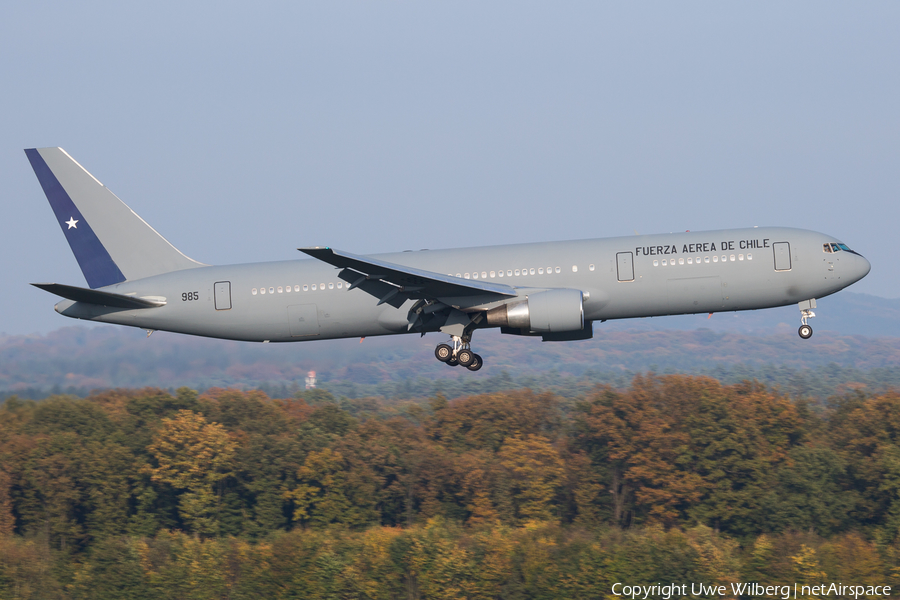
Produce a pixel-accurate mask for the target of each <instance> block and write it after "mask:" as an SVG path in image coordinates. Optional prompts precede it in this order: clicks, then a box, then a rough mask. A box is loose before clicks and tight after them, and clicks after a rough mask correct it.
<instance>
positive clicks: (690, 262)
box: [688, 257, 694, 265]
mask: <svg viewBox="0 0 900 600" xmlns="http://www.w3.org/2000/svg"><path fill="white" fill-rule="evenodd" d="M688 264H689V265H692V264H694V259H693V258H690V257H688Z"/></svg>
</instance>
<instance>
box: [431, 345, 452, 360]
mask: <svg viewBox="0 0 900 600" xmlns="http://www.w3.org/2000/svg"><path fill="white" fill-rule="evenodd" d="M434 357H435V358H436V359H438V360H439V361H441V362H447V361H448V360H450V359H451V358H453V347H452V346H450V345H449V344H438V345H437V348H435V349H434Z"/></svg>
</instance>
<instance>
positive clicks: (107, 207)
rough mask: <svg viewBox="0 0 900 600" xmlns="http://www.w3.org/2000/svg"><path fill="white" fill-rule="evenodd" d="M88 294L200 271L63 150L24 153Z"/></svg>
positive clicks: (37, 150)
mask: <svg viewBox="0 0 900 600" xmlns="http://www.w3.org/2000/svg"><path fill="white" fill-rule="evenodd" d="M25 154H26V155H27V156H28V160H29V161H30V162H31V167H32V168H33V169H34V173H35V175H37V178H38V181H39V182H40V184H41V187H42V188H43V189H44V194H46V196H47V200H48V201H49V202H50V206H51V208H52V209H53V213H54V214H55V215H56V219H57V221H58V222H59V225H60V227H61V228H62V230H63V234H65V236H66V240H67V241H68V242H69V246H70V247H71V248H72V253H73V254H75V259H76V260H77V261H78V265H79V266H80V267H81V271H82V273H84V278H85V279H86V280H87V283H88V285H89V286H90V287H91V288H92V289H96V288H99V287H104V286H107V285H113V284H115V283H120V282H122V281H126V280H132V279H142V278H144V277H151V276H153V275H161V274H162V273H168V272H170V271H180V270H182V269H191V268H194V267H201V266H203V264H202V263H198V262H197V261H195V260H192V259H190V258H188V257H187V256H185V255H184V254H182V253H181V252H179V251H178V250H177V249H176V248H175V247H174V246H173V245H172V244H170V243H169V242H168V241H167V240H166V239H165V238H164V237H162V236H161V235H160V234H159V233H157V232H156V230H155V229H153V228H152V227H150V225H148V224H147V222H146V221H144V220H143V219H142V218H140V217H139V216H138V215H137V214H136V213H135V212H134V211H132V210H131V209H130V208H128V206H127V205H126V204H125V203H124V202H122V201H121V200H119V198H117V197H116V195H115V194H113V193H112V192H111V191H109V189H108V188H107V187H106V186H104V185H103V184H102V183H100V182H99V181H98V180H97V178H96V177H94V176H93V175H91V174H90V173H88V172H87V170H85V168H84V167H82V166H81V165H80V164H78V163H77V162H76V161H75V159H73V158H72V157H71V156H69V155H68V154H67V153H66V151H65V150H63V149H62V148H39V149H38V148H31V149H28V150H25Z"/></svg>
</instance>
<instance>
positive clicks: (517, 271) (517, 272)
mask: <svg viewBox="0 0 900 600" xmlns="http://www.w3.org/2000/svg"><path fill="white" fill-rule="evenodd" d="M518 276H519V270H518V269H516V277H518Z"/></svg>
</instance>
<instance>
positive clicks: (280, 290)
mask: <svg viewBox="0 0 900 600" xmlns="http://www.w3.org/2000/svg"><path fill="white" fill-rule="evenodd" d="M282 292H284V288H283V287H281V286H280V285H279V286H278V293H279V294H280V293H282Z"/></svg>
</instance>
